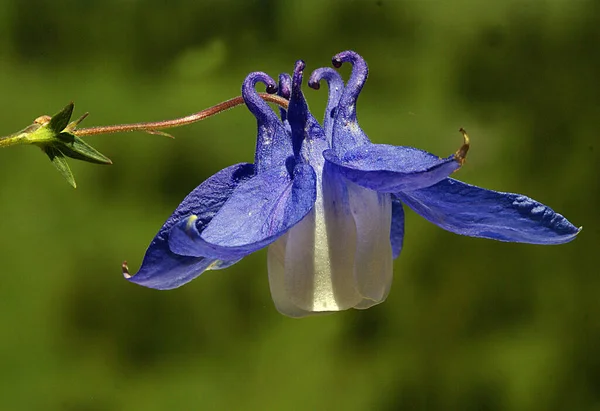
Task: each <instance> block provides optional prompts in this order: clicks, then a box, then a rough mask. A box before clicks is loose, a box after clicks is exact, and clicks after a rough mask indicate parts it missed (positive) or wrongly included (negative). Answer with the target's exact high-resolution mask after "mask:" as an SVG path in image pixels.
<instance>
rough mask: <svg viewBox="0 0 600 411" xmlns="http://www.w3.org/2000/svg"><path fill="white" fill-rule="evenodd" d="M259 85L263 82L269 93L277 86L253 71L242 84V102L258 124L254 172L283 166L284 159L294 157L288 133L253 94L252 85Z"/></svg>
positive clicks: (255, 94) (270, 79) (269, 78)
mask: <svg viewBox="0 0 600 411" xmlns="http://www.w3.org/2000/svg"><path fill="white" fill-rule="evenodd" d="M258 82H263V83H265V84H266V86H267V91H268V92H273V91H275V90H276V89H277V83H275V80H273V79H272V78H271V77H269V76H268V75H267V74H265V73H262V72H255V73H250V74H248V76H247V77H246V79H245V80H244V84H243V85H242V97H243V98H244V102H245V103H246V106H247V107H248V110H250V112H251V113H252V114H254V116H255V117H256V121H257V126H258V136H257V138H256V153H255V155H254V164H255V166H256V172H257V173H260V172H262V171H263V170H267V169H269V168H271V167H275V166H279V165H281V164H284V163H285V162H286V159H287V158H288V157H290V156H292V155H293V151H292V142H291V140H290V135H289V130H288V129H287V128H286V126H285V125H284V124H283V123H282V122H281V121H280V120H279V118H278V117H277V115H276V114H275V112H274V111H273V110H272V109H271V107H269V105H268V104H267V103H265V101H264V100H263V99H262V98H261V97H260V96H259V95H258V93H257V92H256V90H255V86H256V84H257V83H258Z"/></svg>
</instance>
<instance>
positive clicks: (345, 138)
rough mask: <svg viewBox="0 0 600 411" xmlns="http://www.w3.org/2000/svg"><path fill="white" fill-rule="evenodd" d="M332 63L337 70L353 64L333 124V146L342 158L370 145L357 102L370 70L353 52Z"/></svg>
mask: <svg viewBox="0 0 600 411" xmlns="http://www.w3.org/2000/svg"><path fill="white" fill-rule="evenodd" d="M332 63H333V65H334V66H335V67H337V68H339V67H341V65H342V63H350V64H352V73H351V74H350V79H348V82H347V83H346V87H345V88H344V91H343V92H342V96H341V97H340V102H339V104H338V107H337V109H336V113H335V119H334V122H333V132H332V134H333V135H332V141H331V145H332V148H333V150H334V151H335V153H336V154H337V155H338V156H342V155H343V154H344V153H345V152H346V151H348V150H350V149H351V148H353V147H356V146H360V145H362V144H368V143H370V140H369V138H368V137H367V135H366V134H365V133H364V132H363V131H362V129H361V128H360V126H359V125H358V120H357V118H356V100H357V99H358V95H359V94H360V92H361V90H362V88H363V86H364V85H365V82H366V81H367V76H368V75H369V69H368V67H367V63H366V62H365V60H364V59H363V58H362V57H361V56H359V55H358V54H356V53H355V52H353V51H343V52H341V53H339V54H336V55H335V56H334V57H333V59H332Z"/></svg>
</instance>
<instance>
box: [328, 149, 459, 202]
mask: <svg viewBox="0 0 600 411" xmlns="http://www.w3.org/2000/svg"><path fill="white" fill-rule="evenodd" d="M323 157H325V160H326V161H328V162H329V163H331V164H333V166H334V167H335V168H336V169H337V171H338V172H339V173H340V174H342V175H343V176H344V177H346V178H347V179H348V180H350V181H352V182H354V183H356V184H358V185H361V186H363V187H366V188H370V189H371V190H375V191H379V192H382V193H394V192H397V191H404V190H416V189H419V188H424V187H429V186H431V185H434V184H436V183H437V182H439V181H441V180H443V179H445V178H446V177H448V176H449V175H450V174H452V173H453V172H454V171H456V170H458V169H459V168H460V163H459V162H458V161H456V160H455V157H454V155H452V156H450V157H447V158H444V159H442V158H439V157H438V156H436V155H433V154H431V153H428V152H426V151H423V150H419V149H417V148H413V147H398V146H390V145H387V144H365V145H362V146H358V147H354V148H352V149H350V150H348V151H347V152H346V153H345V154H344V155H343V156H342V158H341V159H340V158H338V156H336V155H335V153H334V151H333V150H327V151H325V152H323Z"/></svg>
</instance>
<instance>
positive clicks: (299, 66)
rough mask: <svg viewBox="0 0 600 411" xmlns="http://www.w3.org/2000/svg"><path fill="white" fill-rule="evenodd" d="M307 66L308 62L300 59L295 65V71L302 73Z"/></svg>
mask: <svg viewBox="0 0 600 411" xmlns="http://www.w3.org/2000/svg"><path fill="white" fill-rule="evenodd" d="M305 68H306V63H305V62H304V60H298V61H296V65H295V66H294V73H296V72H300V73H302V70H304V69H305Z"/></svg>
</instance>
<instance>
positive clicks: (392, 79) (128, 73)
mask: <svg viewBox="0 0 600 411" xmlns="http://www.w3.org/2000/svg"><path fill="white" fill-rule="evenodd" d="M599 45H600V2H598V1H583V0H581V1H573V0H564V1H559V0H554V1H550V0H548V1H542V0H539V1H533V0H532V1H526V0H520V1H519V0H506V1H493V2H492V1H466V0H454V1H444V2H441V1H439V2H438V1H433V0H429V1H427V0H422V1H416V0H414V1H392V0H378V1H375V0H373V1H371V0H364V1H352V0H348V1H341V0H340V1H322V0H321V1H316V0H314V1H308V0H306V1H297V2H291V1H290V2H284V1H276V0H262V1H258V0H255V1H241V0H240V1H226V0H220V1H216V0H215V1H192V0H190V1H169V2H166V1H159V0H149V1H142V0H137V1H136V0H129V1H125V0H105V1H102V2H88V1H83V0H81V1H76V0H62V1H54V2H50V1H47V0H28V1H18V0H12V1H9V0H4V1H0V90H2V97H1V98H0V113H2V114H1V119H2V120H1V125H0V135H6V134H10V133H12V132H15V131H17V130H20V129H21V128H23V127H25V126H26V125H29V124H30V123H31V121H32V120H33V119H34V118H36V117H37V116H39V115H42V114H54V113H55V112H57V111H59V110H60V109H62V107H64V106H65V105H66V104H67V103H68V102H69V101H75V103H76V107H75V116H78V115H80V114H82V113H83V112H85V111H89V112H91V115H90V117H89V118H88V119H87V120H86V121H85V123H84V124H83V126H91V125H105V124H115V123H125V122H136V121H150V120H160V119H166V118H172V117H177V116H181V115H185V114H188V113H192V112H195V111H198V110H200V109H202V108H205V107H208V106H210V105H212V104H215V103H217V102H220V101H222V100H225V99H228V98H230V97H233V96H235V95H238V94H239V93H240V87H241V83H242V81H243V79H244V77H245V76H246V74H247V73H249V72H251V71H257V70H261V71H266V72H268V73H270V74H271V75H272V76H274V77H275V76H276V75H277V74H278V73H280V72H283V71H288V72H289V71H291V70H292V68H293V64H294V62H295V60H296V59H299V58H302V59H304V60H305V61H306V62H307V65H308V67H307V73H310V71H311V70H312V69H314V68H317V67H321V66H329V65H330V59H331V56H332V55H334V54H335V53H337V52H339V51H342V50H346V49H353V50H355V51H357V52H359V53H360V54H362V55H363V56H364V57H365V58H366V60H367V62H368V63H369V66H370V77H369V81H368V83H367V85H366V87H365V89H364V91H363V93H362V95H361V98H360V101H359V106H358V112H359V118H360V122H361V125H362V127H363V129H364V130H365V131H366V132H367V133H368V134H369V136H370V137H371V139H372V140H373V141H374V142H378V143H389V144H395V145H411V146H416V147H419V148H422V149H426V150H428V151H430V152H433V153H436V154H439V155H448V154H450V153H452V152H454V151H455V150H456V149H457V147H458V146H459V145H460V143H461V136H460V134H459V133H458V129H459V127H465V128H466V129H467V130H468V131H469V134H470V136H471V138H472V146H471V152H470V153H469V158H468V163H467V164H466V166H465V167H464V168H463V169H462V170H461V171H460V173H459V174H457V176H458V178H460V179H462V180H464V181H466V182H469V183H473V184H477V185H481V186H485V187H488V188H493V189H497V190H501V191H513V192H518V193H524V194H527V195H529V196H531V197H533V198H535V199H537V200H539V201H542V202H544V203H546V204H548V205H549V206H551V207H553V208H554V209H555V210H557V211H558V212H560V213H562V214H564V215H565V216H567V217H568V218H569V219H570V220H571V221H572V222H573V223H574V224H576V225H583V226H584V230H583V232H582V233H581V234H580V236H579V238H577V239H576V240H575V241H573V242H572V243H569V244H566V245H561V246H549V247H543V246H534V245H524V244H505V243H499V242H494V241H489V240H482V239H473V238H467V237H461V236H457V235H454V234H451V233H447V232H445V231H443V230H441V229H439V228H437V227H436V226H433V225H431V224H429V223H427V222H426V221H425V220H423V219H421V218H420V217H418V216H417V215H416V214H414V213H412V212H410V211H408V212H407V217H406V218H407V221H406V237H405V247H404V250H403V252H402V255H401V257H400V258H399V259H398V260H397V261H396V262H395V283H394V285H393V287H392V291H391V293H390V296H389V298H388V300H387V301H386V302H385V303H383V304H381V305H379V306H377V307H374V308H372V309H369V310H366V311H355V310H352V311H347V312H341V313H337V314H333V315H327V316H322V317H316V318H308V319H302V320H293V319H289V318H286V317H283V316H281V315H280V314H278V313H277V311H276V310H275V308H274V307H273V305H272V302H271V299H270V295H269V289H268V283H267V273H266V252H265V251H261V252H258V253H256V254H255V255H252V256H250V257H247V258H246V259H244V260H243V261H241V262H240V263H238V264H237V265H235V266H233V267H231V268H229V269H227V270H224V271H212V272H206V273H205V274H203V275H202V276H201V277H200V278H198V279H197V280H195V281H193V282H192V283H190V284H189V285H187V286H185V287H183V288H180V289H177V290H174V291H169V292H160V291H155V290H150V289H145V288H142V287H139V286H136V285H134V284H130V283H128V282H126V281H125V280H123V278H122V276H121V273H120V264H121V262H122V261H123V260H125V259H127V260H128V261H129V263H130V267H131V269H132V270H136V269H137V267H138V266H139V264H140V262H141V259H142V257H143V255H144V252H145V249H146V247H147V245H148V244H149V242H150V240H151V239H152V237H153V236H154V234H155V233H156V231H157V230H158V228H159V227H160V226H161V225H162V223H163V222H164V220H165V219H166V218H167V217H168V216H169V215H170V213H171V212H172V211H173V209H174V208H175V207H176V206H177V204H179V202H180V201H181V200H182V199H183V197H184V196H185V195H186V194H187V193H188V192H189V191H191V190H192V189H193V188H194V187H195V186H196V185H198V184H199V183H200V182H201V181H203V180H204V179H205V178H207V177H208V176H210V175H212V174H214V173H215V172H216V171H218V170H220V169H222V168H224V167H226V166H228V165H230V164H233V163H238V162H242V161H252V159H253V149H254V143H255V132H256V125H255V120H254V118H253V117H252V116H251V115H250V114H249V113H248V112H247V110H246V109H245V108H243V107H240V108H237V109H235V110H232V111H229V112H227V113H224V114H221V115H219V116H217V117H215V118H212V119H209V120H207V121H204V122H202V123H199V124H195V125H192V126H188V127H185V128H182V129H175V130H173V131H172V133H173V134H174V135H175V136H176V139H175V140H174V141H173V140H170V139H167V138H164V137H160V136H151V135H147V134H142V133H135V134H121V135H110V136H95V137H89V138H88V139H87V141H88V142H90V143H91V144H92V145H93V146H95V147H96V148H97V149H99V150H100V151H101V152H102V153H104V154H106V155H107V156H109V157H110V158H111V159H112V160H113V161H114V165H113V166H110V167H103V166H96V165H92V164H88V163H81V162H76V161H70V164H71V166H72V168H73V171H74V173H75V177H76V180H77V182H78V188H77V189H76V190H73V189H72V188H71V187H69V186H68V184H67V183H66V182H65V181H64V180H63V179H62V178H61V176H60V175H59V174H58V173H57V172H56V171H55V170H54V169H53V167H52V165H51V164H50V162H49V161H48V160H47V158H46V157H45V156H44V155H43V153H41V152H39V150H38V149H35V148H30V147H14V148H8V149H3V150H1V151H0V173H2V180H1V181H2V189H1V191H0V197H1V198H0V216H1V219H0V221H1V223H0V224H1V227H2V232H3V235H2V238H1V239H0V304H1V306H2V309H1V310H0V327H1V328H0V330H1V331H0V332H1V335H0V409H2V410H82V411H88V410H89V411H101V410H144V411H151V410H213V409H214V410H237V409H239V410H325V409H339V410H400V409H402V410H600V276H599V275H598V269H597V268H594V267H596V266H597V265H598V264H597V254H596V253H598V241H599V238H600V230H599V228H598V223H599V217H598V214H599V212H598V201H599V200H600V194H599V191H598V186H599V184H598V183H599V179H600V162H599V153H600V146H598V144H597V139H598V136H597V134H598V131H597V130H598V124H599V119H600V53H599ZM342 73H343V74H344V76H345V77H346V78H347V75H348V73H349V68H348V67H347V65H345V66H344V68H343V70H342ZM325 90H326V88H325V87H324V88H323V89H322V91H319V92H317V91H314V90H311V89H309V88H307V87H305V94H306V95H307V98H308V99H309V103H310V104H311V108H312V110H313V113H314V114H315V115H316V116H318V117H319V118H320V117H321V113H322V110H323V108H324V105H325V100H326V91H325Z"/></svg>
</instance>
